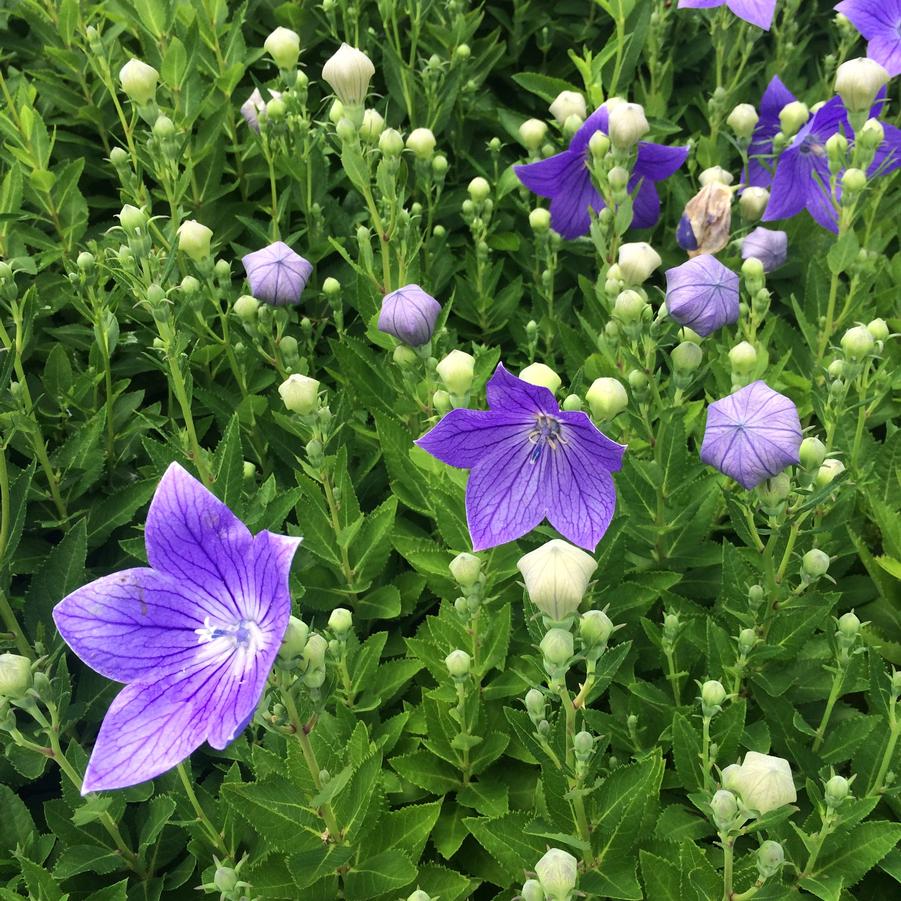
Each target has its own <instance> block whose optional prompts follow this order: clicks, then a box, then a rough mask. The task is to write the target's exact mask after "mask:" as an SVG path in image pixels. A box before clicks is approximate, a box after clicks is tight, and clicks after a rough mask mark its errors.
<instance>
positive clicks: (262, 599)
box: [53, 463, 300, 794]
mask: <svg viewBox="0 0 901 901" xmlns="http://www.w3.org/2000/svg"><path fill="white" fill-rule="evenodd" d="M144 540H145V542H146V547H147V559H148V560H149V562H150V567H149V568H148V567H136V568H134V569H126V570H123V571H122V572H118V573H113V574H112V575H109V576H104V577H102V578H100V579H96V580H95V581H93V582H91V583H90V584H88V585H85V586H84V587H82V588H79V589H78V590H77V591H74V592H72V594H70V595H68V596H67V597H65V598H63V600H62V601H60V602H59V604H57V605H56V607H55V608H54V610H53V619H54V621H55V622H56V626H57V628H58V629H59V631H60V634H61V635H62V636H63V638H64V639H65V641H66V643H67V644H68V645H69V647H70V648H72V650H73V651H74V652H75V653H76V654H77V655H78V656H79V657H80V658H81V659H82V660H83V661H84V662H85V663H86V664H87V665H88V666H90V667H91V669H94V670H96V671H97V672H98V673H100V674H101V675H102V676H106V678H108V679H114V680H115V681H117V682H124V683H125V688H123V689H122V691H120V692H119V694H118V695H117V696H116V698H115V700H114V701H113V703H112V704H111V705H110V708H109V710H108V711H107V713H106V716H105V717H104V720H103V724H102V725H101V727H100V733H99V735H98V736H97V741H96V743H95V745H94V752H93V754H92V755H91V759H90V761H89V762H88V768H87V772H86V773H85V777H84V785H83V786H82V789H81V790H82V794H87V793H88V792H92V791H100V790H104V789H113V788H124V787H126V786H129V785H135V784H137V783H139V782H145V781H146V780H148V779H153V778H155V777H156V776H158V775H160V773H164V772H165V771H166V770H168V769H171V768H172V767H174V766H175V765H176V764H178V763H180V762H181V761H182V760H184V759H185V758H186V757H188V756H189V755H190V754H191V753H192V752H193V751H195V750H196V749H197V748H198V747H200V745H201V744H203V742H205V741H208V742H209V743H210V744H211V745H212V746H213V747H214V748H217V749H220V750H221V749H222V748H224V747H226V746H227V745H228V744H229V743H230V742H231V741H233V740H234V739H235V738H236V737H237V735H238V734H239V733H240V732H241V731H242V730H243V729H244V727H245V726H246V725H247V724H248V723H249V722H250V719H251V717H252V716H253V713H254V710H255V709H256V706H257V703H258V701H259V700H260V696H261V695H262V693H263V688H264V686H265V684H266V679H267V678H268V676H269V671H270V670H271V668H272V664H273V662H274V660H275V657H276V654H277V653H278V650H279V646H280V645H281V641H282V638H283V636H284V634H285V629H286V627H287V625H288V617H289V616H290V613H291V599H290V595H289V592H288V572H289V570H290V568H291V560H292V559H293V557H294V552H295V551H296V550H297V545H298V544H299V542H300V539H299V538H288V537H286V536H284V535H274V534H273V533H271V532H265V531H263V532H259V533H258V534H257V535H255V536H254V535H251V534H250V532H249V531H248V530H247V527H246V526H245V525H244V524H243V523H242V522H241V521H240V520H239V519H238V518H237V517H236V516H235V515H234V514H233V513H232V512H231V510H229V509H228V507H226V506H225V504H223V503H222V502H221V501H219V500H217V499H216V498H215V497H214V496H213V495H212V494H210V492H209V491H207V490H206V488H204V487H203V485H201V484H200V482H198V481H197V480H196V479H194V478H193V477H192V476H190V475H189V474H188V473H187V472H186V471H185V470H184V469H182V468H181V467H180V466H179V465H178V464H176V463H173V464H172V465H171V466H170V467H169V468H168V469H167V470H166V473H165V475H164V476H163V478H162V479H161V480H160V483H159V485H158V487H157V489H156V493H155V494H154V497H153V502H152V503H151V505H150V510H149V512H148V514H147V525H146V529H145V532H144Z"/></svg>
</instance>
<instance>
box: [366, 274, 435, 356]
mask: <svg viewBox="0 0 901 901" xmlns="http://www.w3.org/2000/svg"><path fill="white" fill-rule="evenodd" d="M440 314H441V304H440V303H438V301H437V300H435V298H434V297H432V295H431V294H426V292H425V291H423V290H422V288H420V287H419V285H405V286H404V287H403V288H398V289H397V290H396V291H392V292H391V293H390V294H386V295H385V296H384V297H383V298H382V308H381V310H380V311H379V331H380V332H385V333H386V334H388V335H393V336H394V337H395V338H397V340H398V341H403V343H404V344H409V345H410V347H422V346H423V344H428V343H429V341H431V340H432V333H433V332H434V331H435V323H436V322H437V321H438V316H439V315H440Z"/></svg>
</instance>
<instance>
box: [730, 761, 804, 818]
mask: <svg viewBox="0 0 901 901" xmlns="http://www.w3.org/2000/svg"><path fill="white" fill-rule="evenodd" d="M735 778H736V781H737V783H738V792H739V794H740V795H741V799H742V801H744V803H745V805H746V806H747V807H749V808H751V809H752V810H755V811H757V813H759V814H761V815H762V814H765V813H769V812H770V811H771V810H776V809H777V808H779V807H783V806H784V805H786V804H793V803H794V802H795V801H796V800H797V798H798V795H797V792H796V791H795V784H794V780H793V779H792V772H791V767H790V766H789V763H788V761H787V760H785V759H783V758H782V757H773V756H771V755H769V754H759V753H758V752H756V751H748V753H747V754H745V759H744V761H742V764H741V766H740V767H739V768H738V770H737V771H736V776H735Z"/></svg>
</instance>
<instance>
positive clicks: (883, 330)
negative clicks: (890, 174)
mask: <svg viewBox="0 0 901 901" xmlns="http://www.w3.org/2000/svg"><path fill="white" fill-rule="evenodd" d="M79 259H81V258H80V257H79ZM867 331H868V332H869V333H870V334H871V335H872V336H873V338H874V339H875V340H876V341H885V339H886V338H888V336H889V330H888V325H887V324H886V321H885V320H884V319H873V320H872V321H871V322H868V323H867Z"/></svg>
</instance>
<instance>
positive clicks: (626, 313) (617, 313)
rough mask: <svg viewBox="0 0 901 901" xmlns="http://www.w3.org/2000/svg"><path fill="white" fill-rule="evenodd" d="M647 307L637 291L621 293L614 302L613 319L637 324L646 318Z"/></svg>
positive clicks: (646, 303)
mask: <svg viewBox="0 0 901 901" xmlns="http://www.w3.org/2000/svg"><path fill="white" fill-rule="evenodd" d="M647 305H648V302H647V301H646V300H645V299H644V298H643V297H642V296H641V295H640V294H639V293H638V292H637V291H631V290H627V291H621V292H620V293H619V294H617V296H616V300H615V301H614V302H613V318H614V319H618V320H619V321H620V322H624V323H627V324H632V323H636V322H638V321H639V320H640V319H641V318H642V317H643V316H644V311H645V309H646V308H647Z"/></svg>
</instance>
